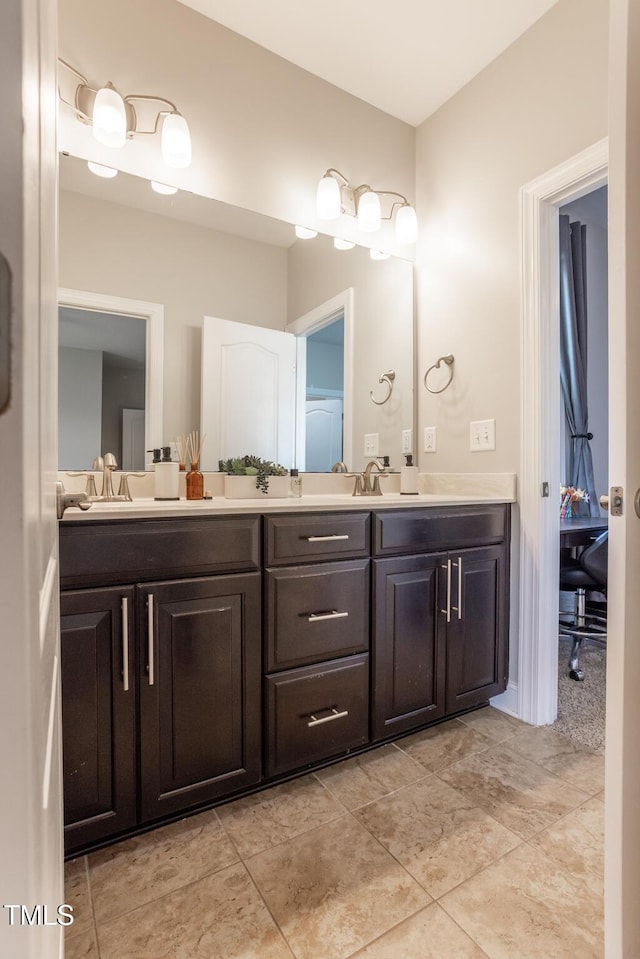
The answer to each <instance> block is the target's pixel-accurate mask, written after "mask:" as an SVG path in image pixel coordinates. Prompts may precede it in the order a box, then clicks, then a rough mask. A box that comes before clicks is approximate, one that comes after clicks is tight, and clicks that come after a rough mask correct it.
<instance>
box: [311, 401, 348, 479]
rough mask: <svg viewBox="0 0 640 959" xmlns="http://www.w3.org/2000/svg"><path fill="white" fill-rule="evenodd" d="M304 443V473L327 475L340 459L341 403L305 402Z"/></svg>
mask: <svg viewBox="0 0 640 959" xmlns="http://www.w3.org/2000/svg"><path fill="white" fill-rule="evenodd" d="M305 442H306V446H305V465H304V468H305V470H307V471H308V472H310V473H329V472H330V471H331V467H332V466H333V464H334V463H337V462H338V461H339V460H341V459H342V400H339V399H324V400H307V402H306V406H305Z"/></svg>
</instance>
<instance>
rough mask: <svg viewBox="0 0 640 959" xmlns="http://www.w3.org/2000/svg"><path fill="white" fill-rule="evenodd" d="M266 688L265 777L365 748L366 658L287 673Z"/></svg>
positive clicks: (367, 698)
mask: <svg viewBox="0 0 640 959" xmlns="http://www.w3.org/2000/svg"><path fill="white" fill-rule="evenodd" d="M266 682H267V711H268V712H267V727H268V734H267V736H268V758H267V773H268V775H270V776H276V775H279V774H280V773H284V772H287V771H289V770H291V769H296V768H299V767H301V766H306V765H308V764H310V763H314V762H319V761H320V760H322V759H329V758H330V757H331V756H336V755H338V754H340V753H343V752H348V751H349V750H350V749H355V748H356V747H358V746H363V745H364V744H365V743H367V742H368V740H369V722H368V712H369V656H368V655H363V656H351V657H349V658H348V659H340V660H334V661H331V662H326V663H322V665H319V666H305V667H302V668H301V669H292V670H288V671H287V672H284V673H278V674H277V675H275V676H268V677H267V681H266Z"/></svg>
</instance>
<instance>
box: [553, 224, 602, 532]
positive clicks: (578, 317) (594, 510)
mask: <svg viewBox="0 0 640 959" xmlns="http://www.w3.org/2000/svg"><path fill="white" fill-rule="evenodd" d="M560 383H561V386H562V396H563V399H564V409H565V414H566V419H567V426H568V430H569V438H570V440H569V456H568V463H567V476H566V477H565V479H564V482H565V483H566V485H567V486H575V487H576V488H578V487H579V488H581V489H584V490H586V491H587V492H588V494H589V502H588V503H582V504H577V505H578V510H577V512H578V514H579V515H580V514H582V515H590V516H599V515H600V508H599V504H598V500H597V497H596V491H595V484H594V479H593V461H592V459H591V447H590V446H589V440H590V439H592V434H590V433H589V413H588V409H587V228H586V226H583V225H582V224H581V223H579V222H575V223H570V222H569V217H568V216H564V215H561V216H560Z"/></svg>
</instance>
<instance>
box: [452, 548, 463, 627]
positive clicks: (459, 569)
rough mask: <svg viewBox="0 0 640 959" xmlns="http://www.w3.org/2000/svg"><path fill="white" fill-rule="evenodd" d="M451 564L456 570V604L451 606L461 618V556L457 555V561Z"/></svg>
mask: <svg viewBox="0 0 640 959" xmlns="http://www.w3.org/2000/svg"><path fill="white" fill-rule="evenodd" d="M453 566H455V568H456V569H457V570H458V605H457V606H452V607H451V608H452V609H454V610H455V611H456V613H457V614H458V619H462V556H458V562H457V563H453Z"/></svg>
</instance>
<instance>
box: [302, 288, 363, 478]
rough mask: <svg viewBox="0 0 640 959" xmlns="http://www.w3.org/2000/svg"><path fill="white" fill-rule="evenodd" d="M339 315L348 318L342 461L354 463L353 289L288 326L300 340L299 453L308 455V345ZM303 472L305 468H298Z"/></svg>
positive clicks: (345, 352) (340, 294) (346, 325)
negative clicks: (306, 434) (316, 333)
mask: <svg viewBox="0 0 640 959" xmlns="http://www.w3.org/2000/svg"><path fill="white" fill-rule="evenodd" d="M339 314H343V315H344V365H343V387H344V405H343V408H342V459H343V460H344V462H345V463H351V462H353V287H348V288H347V289H346V290H342V292H340V293H336V295H335V296H332V297H331V299H330V300H327V301H326V302H325V303H320V305H319V306H316V307H314V308H313V309H312V310H309V312H308V313H305V314H304V315H303V316H299V317H298V318H297V319H296V320H292V322H291V323H288V324H287V327H286V329H287V333H293V335H294V336H295V337H296V368H297V377H296V450H297V451H299V452H300V451H301V452H302V453H304V448H305V432H304V409H305V399H306V376H301V375H300V371H301V370H306V361H307V341H306V337H307V336H310V335H311V333H315V332H317V331H318V330H321V329H322V328H323V327H324V326H328V325H329V323H333V321H334V320H335V319H337V317H338V316H339ZM298 465H299V466H300V469H304V467H303V466H301V465H300V464H298Z"/></svg>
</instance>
